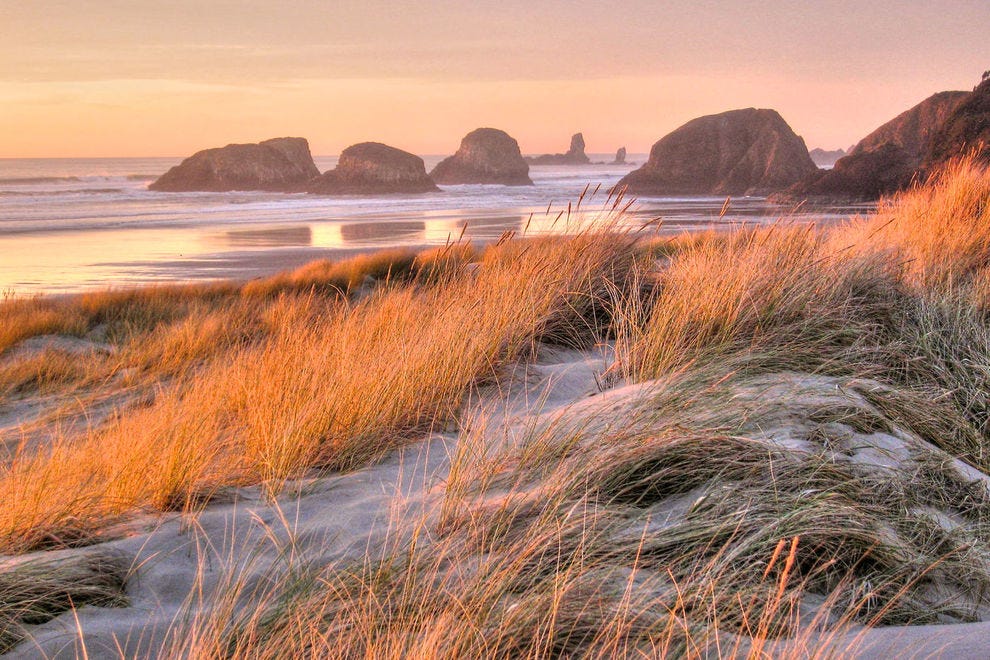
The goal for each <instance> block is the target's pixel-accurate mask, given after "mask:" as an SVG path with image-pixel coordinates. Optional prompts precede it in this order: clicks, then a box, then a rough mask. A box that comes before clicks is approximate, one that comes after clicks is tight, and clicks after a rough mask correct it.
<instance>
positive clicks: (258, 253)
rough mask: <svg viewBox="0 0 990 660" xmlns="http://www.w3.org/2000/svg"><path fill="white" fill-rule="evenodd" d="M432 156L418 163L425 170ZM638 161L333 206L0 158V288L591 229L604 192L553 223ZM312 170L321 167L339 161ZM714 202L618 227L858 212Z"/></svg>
mask: <svg viewBox="0 0 990 660" xmlns="http://www.w3.org/2000/svg"><path fill="white" fill-rule="evenodd" d="M590 157H591V158H592V160H593V161H608V160H610V159H611V158H610V156H608V155H605V154H591V155H590ZM441 158H442V157H441V156H426V157H424V160H425V161H426V166H427V169H430V168H432V167H433V165H435V164H436V163H437V162H439V160H440V159H441ZM645 159H646V155H645V154H631V155H630V156H629V161H630V163H629V164H627V165H611V164H599V165H586V166H533V167H531V168H530V176H531V177H532V179H533V181H534V183H535V185H534V186H523V187H508V186H490V185H463V186H444V187H443V190H442V191H441V192H439V193H429V194H424V195H383V196H374V197H369V196H360V197H358V196H353V197H340V198H329V197H317V196H311V195H305V194H292V195H286V194H278V193H261V192H232V193H155V192H150V191H149V190H147V186H148V184H149V183H150V182H151V181H153V180H154V179H155V178H156V177H157V176H159V175H160V174H162V173H163V172H165V171H166V170H167V169H168V168H170V167H171V166H173V165H175V164H177V163H178V162H179V161H180V160H181V159H179V158H78V159H0V294H2V295H6V296H11V295H14V296H22V295H32V294H38V293H68V292H79V291H85V290H87V289H94V288H105V287H117V288H119V287H127V286H135V285H144V284H150V283H165V282H181V281H193V280H203V279H219V278H240V279H247V278H251V277H259V276H263V275H267V274H270V273H273V272H277V271H279V270H283V269H286V268H293V267H296V266H299V265H302V264H303V263H305V262H307V261H311V260H313V259H318V258H342V257H345V256H347V255H351V254H355V253H359V252H368V251H371V250H375V249H381V248H385V247H394V246H430V245H442V244H444V243H446V242H448V241H451V240H458V239H460V238H463V239H464V240H472V241H476V242H488V241H492V240H496V239H498V238H499V237H500V236H501V235H503V234H504V233H505V232H516V233H517V234H518V233H524V232H525V233H528V234H539V233H555V232H565V231H573V230H575V229H576V228H578V227H582V226H585V224H586V223H588V222H593V221H594V218H595V217H596V215H597V214H596V213H595V212H594V211H595V210H596V209H600V208H602V206H603V204H604V203H605V193H604V192H600V193H599V194H598V195H597V196H595V197H593V198H590V199H588V198H586V199H585V201H584V203H583V208H584V210H585V212H584V213H583V214H577V213H572V217H571V221H570V222H564V221H563V219H562V218H560V219H559V216H560V213H561V211H564V210H565V209H567V205H568V203H571V204H572V206H573V205H574V204H576V202H577V200H578V198H579V197H580V195H581V193H582V191H583V190H585V188H586V186H590V188H591V189H592V190H593V189H594V188H595V187H599V186H600V190H601V191H606V190H608V188H610V187H611V186H612V185H614V184H615V183H616V182H617V181H618V180H619V179H620V178H621V177H622V175H624V174H625V173H626V172H628V171H630V170H632V169H634V168H635V167H636V166H637V164H640V163H642V162H643V161H644V160H645ZM316 163H317V166H318V167H319V168H320V171H326V170H327V169H331V168H333V167H334V166H335V164H336V157H320V158H316ZM724 201H725V199H724V198H723V197H679V198H671V197H666V198H650V197H641V198H639V199H638V200H636V202H635V203H634V205H633V207H632V208H631V209H630V212H629V213H628V214H627V215H626V216H625V218H624V220H623V222H624V223H626V224H628V225H630V226H632V227H638V226H642V225H645V224H649V226H650V228H651V230H653V228H654V227H656V226H657V223H655V222H654V221H655V220H656V219H657V218H662V223H660V227H661V230H662V231H665V232H677V231H683V230H687V229H696V228H703V227H711V226H730V225H737V224H740V223H767V222H773V221H776V220H777V219H779V218H781V217H784V216H787V217H794V219H795V220H797V221H809V222H810V221H816V222H834V221H836V220H838V219H841V218H844V217H847V216H849V215H850V214H852V213H856V212H861V211H862V210H863V209H862V208H858V207H843V208H832V209H824V210H822V209H818V210H814V211H804V212H798V213H797V214H793V213H792V209H789V208H784V207H780V206H777V205H773V204H769V203H768V202H767V201H766V200H765V199H763V198H757V197H744V198H734V199H733V200H732V202H731V204H730V207H729V210H728V212H727V213H726V214H725V215H724V216H723V217H721V218H719V212H720V210H721V209H722V206H723V203H724ZM548 209H549V210H548Z"/></svg>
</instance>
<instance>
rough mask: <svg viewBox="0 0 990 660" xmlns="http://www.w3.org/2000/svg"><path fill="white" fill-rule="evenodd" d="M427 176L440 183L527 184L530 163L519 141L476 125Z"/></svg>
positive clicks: (495, 129)
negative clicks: (455, 149) (522, 151)
mask: <svg viewBox="0 0 990 660" xmlns="http://www.w3.org/2000/svg"><path fill="white" fill-rule="evenodd" d="M430 177H431V178H432V179H433V180H434V181H435V182H437V183H439V184H444V185H453V184H461V183H498V184H502V185H507V186H529V185H533V181H532V180H531V179H530V178H529V165H528V164H527V163H526V160H525V159H524V158H523V157H522V153H521V152H520V151H519V143H518V142H516V141H515V139H513V138H512V136H510V135H509V134H508V133H506V132H505V131H500V130H498V129H497V128H478V129H475V130H473V131H471V132H470V133H468V134H467V135H465V136H464V139H463V140H461V146H460V148H459V149H458V150H457V153H455V154H454V155H453V156H449V157H447V158H444V159H443V160H442V161H440V163H439V164H437V166H436V167H435V168H433V171H432V172H430Z"/></svg>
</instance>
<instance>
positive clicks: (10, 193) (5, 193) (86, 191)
mask: <svg viewBox="0 0 990 660" xmlns="http://www.w3.org/2000/svg"><path fill="white" fill-rule="evenodd" d="M125 192H130V191H129V190H127V188H75V189H73V190H39V191H35V192H28V191H25V190H0V197H62V196H65V195H110V194H114V193H125Z"/></svg>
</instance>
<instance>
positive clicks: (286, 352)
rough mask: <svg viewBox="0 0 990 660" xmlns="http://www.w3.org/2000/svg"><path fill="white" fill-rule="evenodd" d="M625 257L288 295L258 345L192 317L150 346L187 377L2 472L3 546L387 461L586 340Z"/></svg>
mask: <svg viewBox="0 0 990 660" xmlns="http://www.w3.org/2000/svg"><path fill="white" fill-rule="evenodd" d="M629 253H630V250H629V244H628V241H627V239H625V238H623V237H621V236H614V235H607V234H606V235H592V234H588V235H583V236H578V237H575V238H571V239H539V240H532V241H522V242H509V243H505V244H503V245H501V246H498V247H495V248H491V249H489V250H488V251H487V252H486V254H485V255H484V259H483V261H482V264H481V266H480V267H479V268H478V269H477V270H476V271H473V272H469V271H467V270H465V269H463V268H462V269H459V270H455V271H451V273H452V274H451V275H449V276H447V277H443V278H441V280H439V281H436V282H434V283H433V284H431V285H429V286H424V285H409V286H399V287H395V288H387V289H383V290H382V291H381V292H379V293H376V294H374V295H371V296H369V297H367V298H365V299H363V300H361V301H360V302H356V303H349V302H347V301H345V300H343V299H329V300H328V299H326V298H321V297H314V296H306V295H296V296H290V297H284V296H283V297H281V298H279V299H277V300H276V301H275V303H273V304H272V305H271V306H270V307H268V308H266V317H267V323H268V324H269V325H270V327H269V329H268V331H267V332H268V334H265V335H264V340H263V341H257V342H247V343H239V342H237V341H236V340H235V339H236V337H235V339H230V338H229V337H228V336H227V333H229V332H230V328H236V329H237V331H241V330H243V327H244V325H245V323H244V322H243V318H241V319H236V317H235V319H236V320H237V322H236V323H231V322H230V321H231V318H227V319H223V320H222V321H221V322H217V323H210V322H206V321H204V320H202V319H197V317H196V315H195V312H193V311H190V312H189V313H188V315H187V316H186V317H185V320H184V321H182V322H181V323H180V324H179V325H178V326H173V327H171V328H170V329H169V330H168V333H167V335H166V338H165V339H160V340H158V341H156V342H154V343H153V346H155V347H157V348H158V349H159V351H160V352H159V353H158V354H159V355H161V356H162V358H164V359H169V360H172V362H170V363H168V364H169V366H168V368H167V369H166V370H165V371H166V372H167V373H176V374H178V375H176V376H175V378H176V380H175V382H174V383H173V384H171V385H168V386H166V387H165V389H163V390H162V392H161V393H160V394H159V395H158V397H157V398H156V401H155V402H154V403H153V404H152V405H151V406H150V407H147V408H141V409H136V410H128V411H125V412H123V413H122V414H120V415H119V416H118V417H117V418H116V419H115V420H113V421H112V422H111V423H109V424H108V425H106V426H105V427H102V428H98V429H94V430H92V431H91V432H90V433H89V434H88V437H85V438H83V439H75V440H74V439H59V438H53V439H52V443H51V446H50V447H49V448H47V449H45V450H43V451H42V452H41V453H39V454H28V455H19V456H16V457H14V459H13V460H12V461H11V463H10V465H9V466H8V467H7V468H6V469H5V470H4V472H3V473H2V474H0V500H2V501H4V502H5V506H4V508H3V510H2V511H0V550H2V551H5V552H19V551H24V550H28V549H32V548H36V547H45V546H51V545H64V544H70V545H71V544H78V543H80V542H86V541H87V540H90V539H89V538H88V536H89V535H92V534H98V532H99V530H100V529H102V528H104V527H105V526H106V525H107V524H109V523H112V522H113V521H114V520H116V519H117V518H118V517H119V516H121V515H125V514H127V513H129V512H134V511H137V510H140V509H148V508H151V509H183V508H188V507H190V506H195V505H197V504H199V503H201V502H203V501H205V500H207V499H209V497H211V496H212V495H213V494H214V493H215V492H216V491H217V490H218V489H222V488H224V487H226V486H232V485H239V484H244V483H257V482H263V483H265V484H266V486H267V487H268V488H269V489H270V490H271V491H272V492H277V491H278V490H279V489H280V488H281V484H282V483H283V482H284V481H285V480H286V479H288V478H292V477H297V476H299V475H300V474H301V473H302V472H303V471H305V470H307V469H310V468H313V467H320V468H324V469H326V468H333V469H347V468H352V467H355V466H358V465H361V464H364V463H366V462H367V461H369V460H374V459H375V458H377V457H378V456H380V455H381V454H382V453H383V452H385V451H387V450H389V449H390V448H393V447H395V446H397V445H398V444H400V443H403V442H406V441H407V440H408V439H409V438H410V437H413V436H414V435H415V434H422V433H423V432H425V431H427V430H429V429H431V428H437V427H441V426H442V425H443V424H444V423H445V422H446V421H448V420H451V419H453V418H454V416H455V414H456V411H457V408H458V406H459V404H460V401H461V399H462V398H463V396H464V395H465V393H466V392H467V390H468V388H469V387H471V386H472V385H473V384H474V383H477V382H479V380H485V379H491V378H494V377H496V376H497V375H498V368H499V366H500V365H502V364H504V363H505V362H506V361H508V360H512V359H514V358H515V357H517V356H519V355H520V354H522V353H523V352H525V351H526V350H527V349H528V348H529V347H530V346H531V345H532V342H533V341H534V339H536V338H538V337H553V338H556V339H559V340H568V339H572V338H573V339H574V340H575V341H577V339H576V338H575V337H576V335H577V334H580V333H582V332H584V333H588V332H591V331H592V330H593V329H592V328H583V327H581V324H582V319H583V316H582V314H583V312H584V310H585V306H586V305H587V304H588V303H587V300H588V299H589V297H591V296H593V295H595V294H596V292H597V293H604V282H606V281H607V280H610V279H613V278H615V277H621V276H622V273H623V272H624V271H623V268H624V265H623V264H624V263H626V262H627V261H628V257H629ZM507 291H511V292H512V295H508V296H507V295H505V293H506V292H507ZM215 318H216V317H215V312H213V313H211V314H210V315H208V316H207V317H206V320H207V321H211V320H214V319H215ZM223 337H227V338H228V341H227V342H226V343H227V346H224V342H223V341H220V342H218V338H223ZM218 343H219V344H220V346H219V348H218V347H217V344H218ZM162 347H165V348H164V350H163V349H162ZM224 348H228V349H229V350H223V349H224ZM147 350H149V349H147V347H145V351H147ZM210 353H216V358H215V359H206V360H204V361H203V362H202V364H201V365H200V366H198V367H196V368H195V369H192V370H191V371H190V372H189V373H188V374H187V375H186V374H181V373H179V372H180V371H181V367H182V366H183V365H188V363H189V360H190V358H191V357H193V356H195V357H197V358H204V356H207V357H209V355H210ZM153 354H154V353H153ZM158 368H159V369H162V367H161V366H160V365H159V367H158Z"/></svg>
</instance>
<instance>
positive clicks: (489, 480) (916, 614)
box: [167, 164, 990, 657]
mask: <svg viewBox="0 0 990 660" xmlns="http://www.w3.org/2000/svg"><path fill="white" fill-rule="evenodd" d="M967 177H969V178H967ZM974 177H975V178H974ZM960 180H962V183H960ZM988 180H990V175H988V174H987V173H986V172H985V171H982V170H978V169H973V167H972V166H971V165H968V164H963V165H959V166H957V169H956V170H953V171H951V172H949V173H948V174H946V175H945V178H944V179H939V180H938V181H937V182H936V183H935V184H933V186H934V187H933V188H925V189H923V190H919V191H915V192H911V193H908V194H905V195H903V196H902V197H900V198H898V199H896V200H893V201H892V202H891V203H890V204H889V205H888V206H886V207H884V209H883V210H882V211H881V212H880V213H879V214H877V215H876V216H871V217H869V218H865V219H862V220H858V221H856V222H854V223H853V224H851V225H849V226H847V227H842V228H840V229H838V230H836V231H834V232H832V233H829V234H822V233H821V232H817V231H815V230H813V229H809V228H807V227H792V226H785V225H780V226H777V227H773V228H770V229H761V230H752V231H746V232H740V233H736V234H733V235H729V236H725V235H721V236H707V237H702V238H700V239H696V240H692V241H686V242H684V243H683V244H682V245H681V246H680V247H679V248H678V249H676V250H671V251H670V252H669V253H668V252H666V251H664V250H656V249H651V250H650V254H649V256H650V258H647V259H642V260H638V261H637V263H636V266H635V274H634V276H633V277H631V278H629V279H628V280H626V281H625V284H626V286H625V288H622V287H612V288H611V292H612V293H613V294H614V296H615V304H614V305H613V306H611V307H607V306H606V307H605V310H606V311H607V312H608V313H609V314H611V315H612V318H611V319H610V320H609V322H608V327H609V328H610V329H611V330H613V331H615V332H616V335H617V343H616V349H617V358H618V361H619V362H618V368H620V369H621V371H622V373H623V374H624V375H625V377H626V379H627V381H640V382H649V383H650V387H648V388H647V389H645V390H639V392H640V394H638V395H637V396H636V397H634V399H633V400H632V401H629V400H628V397H627V399H621V400H619V402H618V404H616V403H615V402H612V403H608V402H606V403H603V404H602V405H601V407H600V408H595V407H593V406H592V407H590V408H589V407H587V406H585V407H583V408H582V410H583V413H576V412H570V413H567V414H562V415H561V416H559V417H557V418H555V419H552V420H550V421H548V422H546V423H544V424H540V425H537V426H536V427H534V428H533V429H532V432H531V433H530V434H528V435H527V436H526V437H524V438H523V439H521V440H515V441H513V442H512V443H510V444H508V445H506V446H503V447H498V446H497V445H496V446H495V447H494V448H493V446H492V444H491V443H492V439H491V438H489V437H486V434H485V433H484V431H483V430H479V428H478V425H477V424H472V425H471V426H472V428H473V429H474V431H473V432H470V433H468V432H466V433H464V434H462V436H461V438H460V441H459V445H458V446H459V450H458V454H457V456H456V457H455V459H454V464H453V466H452V467H451V472H450V476H449V478H448V482H447V484H446V489H445V499H444V501H443V504H442V507H441V513H440V518H439V520H433V519H429V518H427V519H425V520H422V521H420V522H418V523H414V525H416V526H414V529H413V530H412V531H411V532H409V533H408V534H407V535H402V534H397V535H396V538H399V539H401V540H400V541H396V542H394V545H393V546H390V547H385V548H382V549H380V550H378V551H375V552H372V553H371V554H369V556H368V557H367V558H366V559H365V560H364V561H363V562H357V563H352V564H344V565H333V566H330V567H328V568H326V569H322V568H319V567H317V568H314V569H312V571H311V572H308V573H306V577H304V578H303V579H299V574H298V573H292V575H293V580H292V582H291V586H290V585H289V583H287V582H284V581H278V580H276V581H274V582H273V583H272V584H275V585H277V586H275V587H273V588H272V590H271V591H269V592H266V593H265V594H263V595H262V597H261V598H260V599H259V601H258V602H260V603H261V604H262V607H259V608H249V609H246V610H241V611H239V612H238V613H237V615H236V616H235V617H234V620H233V621H229V620H227V619H221V618H213V617H209V616H203V617H194V618H193V619H192V620H191V621H190V622H189V626H188V627H181V628H180V629H178V630H176V631H175V634H174V636H173V637H172V638H171V640H170V646H168V647H167V649H168V652H169V653H170V654H186V653H190V652H192V653H195V654H197V655H202V656H204V657H236V656H240V655H251V656H252V657H278V656H279V655H281V654H283V653H286V652H287V651H289V652H291V653H292V654H293V655H297V656H299V657H353V656H355V655H363V656H373V657H409V656H417V657H426V656H429V657H464V656H484V657H520V656H523V657H544V656H560V655H567V656H571V655H574V656H582V657H585V656H588V657H606V656H608V657H614V656H629V655H633V656H645V657H657V656H664V655H676V656H679V657H680V656H686V657H712V656H716V657H723V656H724V657H737V656H739V655H743V656H749V657H763V656H764V655H765V654H769V655H785V656H789V657H809V656H810V657H817V656H819V655H824V656H828V655H829V654H830V653H833V652H839V653H843V652H848V651H849V647H848V646H845V647H840V648H839V650H838V651H835V650H831V651H830V647H829V644H830V643H831V641H832V640H833V639H838V638H839V637H840V636H842V635H847V634H848V635H849V637H847V638H845V641H843V642H842V643H843V644H846V645H848V644H849V643H853V644H854V643H855V635H854V634H853V633H852V632H851V631H852V630H853V629H854V626H857V625H861V624H867V625H868V626H878V625H890V624H900V625H903V624H919V623H949V622H959V621H970V620H974V619H975V618H977V617H978V616H979V612H980V611H981V608H985V607H986V605H987V604H988V603H987V602H986V594H987V593H988V591H987V588H988V587H990V544H988V541H990V538H988V536H987V531H986V530H987V527H986V521H987V520H988V518H987V516H988V515H990V495H988V492H990V491H988V488H987V486H986V482H985V481H984V482H981V481H979V480H975V479H974V477H973V476H972V474H973V473H972V471H971V468H970V467H969V465H972V466H976V467H978V468H980V469H982V470H983V471H984V472H986V470H987V469H988V465H987V460H986V454H985V450H984V446H985V445H986V443H987V437H986V413H985V410H986V409H985V404H984V401H985V398H984V397H985V394H984V393H985V391H986V380H985V376H986V370H987V365H988V364H990V350H988V349H990V344H988V342H987V319H986V317H985V314H984V312H983V311H982V309H981V307H980V304H981V303H980V297H979V295H980V292H979V285H980V278H981V277H983V274H982V269H983V265H982V262H981V258H980V256H981V251H982V250H983V249H984V248H982V247H980V246H981V245H982V243H981V240H982V238H980V237H979V236H974V235H975V234H986V232H987V231H988V229H987V225H985V224H982V223H980V222H979V221H980V220H981V216H980V213H982V209H984V208H986V205H987V204H986V203H987V201H990V200H988V195H987V194H986V193H985V192H980V191H981V190H984V191H985V190H987V188H986V187H985V184H986V181H988ZM940 186H941V187H940ZM981 186H983V188H981ZM946 191H949V192H946ZM943 192H945V193H946V195H948V197H949V198H948V199H942V198H941V197H939V195H941V194H942V193H943ZM950 193H951V194H950ZM964 193H965V194H964ZM973 195H976V200H977V201H976V202H974V201H973ZM936 198H938V199H942V202H944V203H941V202H940V203H939V205H938V206H937V209H938V210H937V213H938V214H939V215H940V216H951V217H942V218H940V220H939V221H938V222H937V224H938V226H940V227H949V228H951V231H952V232H955V233H964V234H965V236H949V237H945V238H944V240H945V241H946V242H948V243H953V242H956V243H958V244H959V245H963V246H966V245H968V246H970V247H969V248H967V249H969V252H966V251H965V250H963V252H962V254H961V259H960V260H959V261H958V262H954V261H953V260H952V258H951V254H955V252H953V253H946V252H941V251H939V250H938V249H936V248H937V245H936V244H935V243H934V242H931V241H928V242H926V241H924V240H921V239H923V237H924V236H925V232H926V229H925V225H924V223H928V222H931V221H932V220H931V218H930V217H929V214H927V213H919V212H918V209H921V208H929V207H928V206H926V205H927V204H929V203H932V200H933V199H936ZM902 212H903V215H901V213H902ZM892 218H893V219H904V222H905V223H906V224H905V226H903V227H901V228H900V229H899V230H898V236H899V238H896V239H893V238H892V239H891V240H888V241H883V242H878V243H870V241H868V240H865V239H863V238H862V237H863V236H864V235H866V236H870V235H873V234H874V233H876V232H877V231H885V228H886V227H893V226H895V225H894V224H892V223H891V219H892ZM863 232H865V234H864V233H863ZM853 240H855V243H850V241H853ZM850 246H852V247H850ZM984 256H985V255H984ZM623 401H625V403H623ZM960 459H961V460H960ZM967 463H968V464H969V465H967ZM410 539H412V541H410ZM219 597H220V598H221V600H222V599H224V598H232V597H233V596H232V594H231V593H224V594H220V596H219ZM224 611H229V610H224ZM849 640H852V642H850V641H849Z"/></svg>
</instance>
